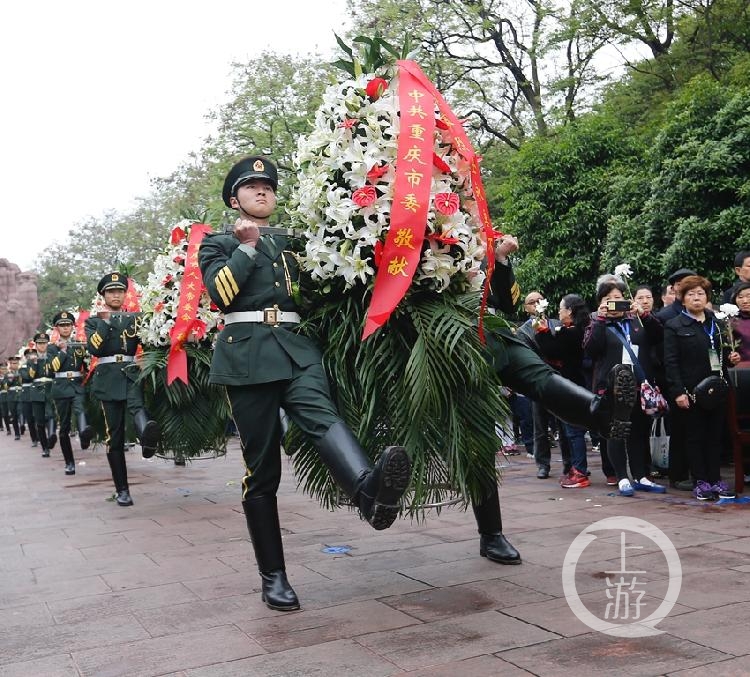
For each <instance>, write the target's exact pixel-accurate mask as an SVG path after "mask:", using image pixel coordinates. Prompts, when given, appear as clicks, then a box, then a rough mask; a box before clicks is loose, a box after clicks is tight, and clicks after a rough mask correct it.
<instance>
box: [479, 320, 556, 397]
mask: <svg viewBox="0 0 750 677" xmlns="http://www.w3.org/2000/svg"><path fill="white" fill-rule="evenodd" d="M486 336H487V350H488V351H489V352H490V361H491V363H492V366H493V367H494V369H495V371H496V372H497V373H498V374H499V375H500V379H501V380H502V382H503V385H504V386H507V387H508V388H510V389H511V390H514V391H515V392H518V393H521V394H522V395H526V397H530V398H531V399H532V400H534V401H539V400H541V399H542V397H543V393H544V387H545V386H546V385H547V381H548V380H549V378H550V376H552V375H553V374H555V373H557V372H555V370H554V369H552V367H550V366H549V365H548V364H547V363H546V362H545V361H544V360H542V358H541V357H539V355H537V354H536V353H535V352H534V351H533V350H532V349H531V348H529V347H528V346H527V345H526V344H525V343H523V342H522V341H520V340H519V339H517V338H516V337H515V336H513V335H512V334H511V333H509V332H508V333H506V332H498V333H491V332H487V334H486Z"/></svg>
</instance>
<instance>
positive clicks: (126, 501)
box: [107, 452, 133, 506]
mask: <svg viewBox="0 0 750 677" xmlns="http://www.w3.org/2000/svg"><path fill="white" fill-rule="evenodd" d="M107 461H108V462H109V469H110V470H111V471H112V480H113V481H114V483H115V494H116V495H115V501H116V502H117V505H121V506H128V505H133V499H132V498H131V497H130V490H129V489H128V467H127V465H125V454H124V453H123V452H120V453H119V454H118V453H113V452H107Z"/></svg>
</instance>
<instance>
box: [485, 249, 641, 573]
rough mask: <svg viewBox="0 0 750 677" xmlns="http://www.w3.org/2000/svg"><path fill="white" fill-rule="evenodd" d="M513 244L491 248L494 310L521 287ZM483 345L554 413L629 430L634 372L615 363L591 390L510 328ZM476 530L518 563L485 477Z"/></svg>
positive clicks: (499, 555)
mask: <svg viewBox="0 0 750 677" xmlns="http://www.w3.org/2000/svg"><path fill="white" fill-rule="evenodd" d="M517 250H518V241H517V240H516V238H515V237H513V236H510V235H506V236H504V237H503V238H501V239H500V240H499V241H498V242H497V243H496V246H495V251H494V252H493V253H492V254H490V256H492V255H494V257H495V266H494V272H493V276H492V279H491V281H490V296H489V299H488V304H489V305H490V307H492V308H494V309H495V310H496V311H497V310H499V311H501V312H504V313H508V314H509V313H512V312H513V311H514V310H515V307H516V304H517V303H518V301H519V298H520V290H519V288H518V284H517V283H516V281H515V275H514V273H513V269H512V266H511V263H510V260H509V258H508V257H509V256H510V254H512V253H513V252H515V251H517ZM487 349H488V353H489V358H490V360H491V363H492V366H493V367H494V369H495V370H496V371H497V373H498V374H499V375H500V378H501V380H502V382H503V385H506V386H508V387H509V388H510V389H511V390H514V391H516V392H519V393H522V394H523V395H526V397H529V398H531V399H533V400H534V401H535V402H539V403H541V404H542V405H543V406H544V408H545V409H547V410H548V411H550V412H552V413H553V414H554V415H555V416H557V417H559V418H561V419H563V420H564V421H567V422H568V423H572V424H574V425H581V426H583V427H586V428H588V429H590V430H594V431H597V432H599V433H600V434H601V435H602V437H607V438H624V437H626V436H627V434H628V432H629V430H630V422H629V421H630V412H631V411H632V407H633V404H634V403H635V398H636V383H635V380H634V377H633V372H632V371H631V370H630V369H629V368H628V367H626V366H624V365H616V366H615V367H614V368H613V369H612V371H611V372H610V374H609V379H608V388H607V390H606V392H604V393H602V394H596V395H595V394H593V393H591V392H589V391H588V390H586V389H585V388H582V387H581V386H579V385H577V384H576V383H574V382H573V381H569V380H568V379H566V378H563V377H562V376H560V374H558V373H557V372H556V371H554V370H553V369H552V367H550V366H549V365H548V364H547V363H546V362H544V361H543V360H542V359H541V358H540V357H539V355H537V354H536V353H535V352H534V351H533V350H531V349H530V348H529V347H528V346H527V345H526V344H525V343H523V342H522V341H521V340H519V339H517V338H516V337H514V336H512V335H511V334H509V333H505V332H498V333H492V332H488V336H487ZM472 508H473V510H474V517H475V518H476V522H477V527H478V531H479V535H480V540H479V554H480V555H481V556H482V557H487V559H489V560H491V561H493V562H497V563H499V564H520V562H521V556H520V554H519V553H518V551H517V550H516V549H515V548H514V547H513V546H512V545H511V544H510V542H509V541H508V540H507V539H506V538H505V536H504V535H503V525H502V516H501V511H500V499H499V495H498V489H497V483H496V482H495V481H494V478H493V481H492V482H490V483H489V484H488V486H487V489H486V494H485V496H484V498H483V500H482V501H477V502H474V503H473V504H472Z"/></svg>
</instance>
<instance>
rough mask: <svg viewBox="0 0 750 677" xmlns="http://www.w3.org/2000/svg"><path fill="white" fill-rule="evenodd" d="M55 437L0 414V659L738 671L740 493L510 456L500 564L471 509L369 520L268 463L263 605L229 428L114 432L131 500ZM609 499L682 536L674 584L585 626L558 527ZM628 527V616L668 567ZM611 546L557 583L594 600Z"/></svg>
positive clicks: (603, 513) (749, 593)
mask: <svg viewBox="0 0 750 677" xmlns="http://www.w3.org/2000/svg"><path fill="white" fill-rule="evenodd" d="M74 448H75V449H76V453H77V460H78V462H79V465H78V472H77V475H75V476H74V477H66V476H65V475H64V474H63V461H62V457H61V454H60V451H59V448H57V449H55V450H54V451H53V453H52V458H50V459H44V458H41V454H40V453H39V450H38V449H32V448H31V446H30V443H29V441H28V438H25V439H23V440H21V441H18V442H16V441H14V440H13V437H12V436H10V437H8V436H6V435H5V433H4V432H3V433H0V468H1V471H2V476H1V477H0V505H1V508H2V509H1V512H0V515H1V517H0V571H1V572H2V582H0V676H2V677H8V676H10V675H13V676H19V677H36V676H40V677H41V676H44V677H63V676H64V677H68V676H73V675H75V676H81V675H87V676H88V675H90V676H96V677H114V676H116V675H127V676H128V677H133V676H136V675H138V676H144V677H145V676H152V675H153V676H155V675H170V676H171V677H176V676H177V675H180V676H188V677H204V676H205V677H208V676H211V677H219V676H222V677H228V676H237V677H240V676H242V677H244V676H248V675H251V676H252V675H258V676H262V677H266V676H272V675H273V676H281V675H294V676H295V677H307V676H316V677H317V676H321V677H322V676H326V677H328V676H330V677H335V676H336V675H346V676H349V675H351V676H355V677H380V676H386V675H402V674H408V675H411V676H412V677H417V676H418V677H453V676H454V675H457V676H458V675H460V676H461V677H490V676H495V675H508V676H510V677H514V676H516V675H544V676H548V675H549V676H553V675H596V676H600V675H609V674H612V675H618V676H621V675H628V676H635V675H663V674H669V675H680V676H684V677H687V676H688V675H700V676H701V677H703V676H705V675H706V674H707V673H709V674H712V675H747V674H750V658H749V657H748V655H747V654H750V641H748V640H750V631H749V630H748V628H749V627H750V505H738V504H731V505H722V506H716V505H703V504H699V503H698V502H697V501H694V500H692V499H691V498H690V495H689V494H686V493H677V492H672V493H669V494H667V495H661V496H658V495H644V494H638V495H637V496H636V497H635V498H622V497H620V496H617V495H615V494H614V492H613V490H612V488H611V487H607V486H606V485H605V482H604V478H603V477H602V475H601V472H600V471H599V469H598V463H597V461H598V457H597V456H595V455H591V456H589V459H590V463H591V465H592V468H593V473H592V486H591V487H590V488H587V489H571V490H563V489H561V488H560V487H559V485H558V484H557V482H556V481H555V480H554V479H549V480H538V479H536V477H535V471H536V468H535V466H534V463H533V461H531V460H528V459H526V457H525V456H512V457H510V458H508V459H505V460H504V463H505V464H508V463H509V466H508V467H506V468H504V474H505V477H504V483H503V486H502V488H501V500H502V504H503V518H504V522H505V532H506V534H507V535H509V536H510V538H511V540H512V542H513V544H514V545H515V546H516V547H517V548H518V549H519V550H520V551H521V554H522V556H523V559H524V563H523V564H522V565H521V566H502V565H498V564H493V563H491V562H488V561H487V560H486V559H483V558H480V557H479V540H478V536H477V535H476V533H475V526H474V522H473V517H472V515H471V512H470V511H469V512H468V513H466V512H463V511H462V510H458V509H456V508H451V509H447V510H444V511H443V512H442V514H441V515H440V516H435V515H434V514H430V515H429V516H428V519H427V520H426V521H425V522H423V523H419V524H418V523H412V522H409V521H406V520H401V521H399V522H397V523H396V524H395V525H394V526H393V527H392V528H391V529H389V530H388V531H384V532H376V531H373V530H372V529H371V528H370V527H369V526H368V525H367V524H365V523H364V522H362V521H360V520H359V518H358V517H357V516H356V515H355V514H354V513H352V512H347V511H338V512H336V513H331V512H327V511H325V510H323V509H321V508H320V507H319V506H318V504H317V503H316V502H315V501H313V500H311V499H309V498H307V497H305V496H304V495H302V494H301V493H299V492H297V491H296V490H295V481H294V478H293V476H292V474H291V468H290V467H289V466H288V465H285V471H284V472H285V477H284V481H283V485H282V489H281V491H280V495H279V504H280V512H281V520H282V527H283V528H284V530H285V536H284V540H285V548H286V555H287V570H288V573H289V577H290V580H291V582H292V584H293V585H294V587H295V589H296V591H297V593H298V595H299V597H300V600H301V602H302V607H303V608H302V610H301V611H299V612H293V613H287V614H282V613H279V612H274V611H270V610H269V609H267V608H266V607H265V606H264V605H263V604H262V603H261V601H260V594H259V593H258V589H259V577H258V575H257V572H256V569H255V561H254V558H253V555H252V549H251V546H250V543H249V541H248V536H247V531H246V528H245V520H244V516H243V514H242V509H241V506H240V485H239V479H240V476H241V471H242V463H241V456H240V453H239V448H238V445H237V443H236V441H232V443H231V444H230V450H229V454H228V455H227V457H226V458H222V459H218V460H208V461H197V462H194V463H192V464H189V465H188V466H187V467H184V468H179V467H175V466H174V465H173V464H172V463H170V462H167V461H164V460H162V459H152V460H151V461H146V460H143V459H142V458H141V456H140V452H139V451H136V450H133V451H130V452H129V453H128V454H127V457H128V466H129V472H130V486H131V493H132V496H133V499H134V501H135V505H134V506H133V507H131V508H122V507H118V506H117V505H116V504H114V503H112V502H111V501H109V502H108V501H107V500H106V499H107V498H108V497H109V496H110V495H111V491H112V483H111V479H110V474H109V469H108V467H107V462H106V458H105V455H104V450H103V449H102V447H98V448H95V449H91V450H88V451H86V452H79V451H77V441H76V440H74ZM595 464H596V465H595ZM559 469H560V465H559V459H558V460H557V464H556V467H555V468H553V475H554V474H555V472H559ZM725 473H727V474H728V471H725ZM616 515H624V516H632V517H638V518H641V519H643V520H647V521H649V522H651V523H652V524H654V525H655V526H657V527H659V529H661V530H663V531H664V533H665V534H666V535H667V536H668V537H669V539H670V540H671V542H672V543H673V544H674V546H675V547H676V548H677V551H678V553H679V557H680V562H681V566H682V575H683V580H682V587H681V591H680V594H679V598H678V600H677V603H676V604H675V605H674V607H673V608H672V609H671V611H670V612H669V615H668V617H667V618H665V619H664V620H663V621H661V622H659V623H658V625H657V629H659V630H663V633H662V634H658V635H656V636H652V637H645V638H636V639H630V638H619V637H614V636H610V635H606V634H602V633H599V632H595V631H593V630H591V629H590V628H589V627H587V626H586V625H584V623H583V622H581V621H580V620H578V619H577V617H576V616H575V615H574V614H573V612H572V611H571V609H570V607H569V605H568V603H567V601H566V599H565V596H564V593H563V586H562V576H561V572H562V564H563V560H564V558H565V554H566V552H567V550H568V547H569V546H570V544H571V543H572V542H573V540H574V539H575V538H576V536H577V535H578V534H579V533H580V532H581V530H583V529H584V528H585V527H587V526H589V525H591V524H592V523H594V522H597V521H598V520H600V519H603V518H605V517H611V516H616ZM634 539H635V540H634V541H633V543H640V547H641V549H640V550H638V551H628V559H627V567H626V568H627V569H628V570H631V569H637V570H638V571H640V572H643V573H642V574H639V581H640V585H641V586H643V587H642V588H641V589H642V590H644V592H645V594H644V595H643V596H642V597H641V604H642V607H643V608H642V610H641V617H645V616H647V615H648V614H651V613H652V612H653V611H654V610H655V609H656V608H657V607H659V605H660V603H661V601H662V600H663V596H664V594H665V591H666V589H667V579H668V567H667V562H666V559H665V557H664V555H663V554H662V552H661V550H660V549H659V548H658V547H657V546H656V545H655V544H654V543H653V542H650V541H647V540H646V539H641V541H640V542H639V541H638V537H637V535H636V536H634ZM337 546H338V547H337ZM621 546H622V543H621V537H620V535H618V534H614V533H610V534H609V535H607V536H606V537H602V538H599V539H597V540H596V541H595V542H594V543H591V544H590V545H589V546H588V547H587V548H586V549H585V550H584V551H583V553H582V554H581V557H580V559H579V560H578V565H577V567H576V569H575V588H576V592H577V594H578V595H579V596H580V600H581V601H582V602H583V603H584V605H585V606H586V608H587V609H590V610H591V612H592V613H593V614H594V615H596V616H597V617H599V618H604V617H605V611H606V607H607V605H608V604H609V603H611V602H612V599H613V598H612V597H609V596H608V595H607V592H611V590H610V589H608V581H609V580H610V578H609V577H611V575H612V574H611V572H614V571H621V569H620V566H621V561H622V560H621V556H622V552H623V550H622V547H621ZM326 549H328V550H329V551H328V552H327V551H326ZM342 550H343V551H345V552H341V551H342ZM607 572H610V573H607ZM631 613H632V614H635V613H636V610H635V607H633V608H632V609H631ZM608 617H609V618H610V619H612V618H614V616H612V615H610V616H608ZM632 617H635V616H634V615H633V616H632ZM618 622H619V623H624V622H626V621H624V620H623V616H620V617H619V621H618Z"/></svg>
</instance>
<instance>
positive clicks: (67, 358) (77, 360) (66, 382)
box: [47, 345, 86, 400]
mask: <svg viewBox="0 0 750 677" xmlns="http://www.w3.org/2000/svg"><path fill="white" fill-rule="evenodd" d="M47 352H48V353H50V355H51V360H50V372H51V374H52V375H53V377H54V379H55V380H54V381H52V397H53V399H56V400H64V399H68V398H71V397H75V396H76V395H82V394H83V392H84V387H83V378H84V373H85V366H86V361H85V360H86V349H85V348H84V347H83V346H75V347H73V346H68V347H67V349H66V350H64V351H63V350H60V348H59V346H56V345H51V346H50V347H49V348H47ZM61 374H65V376H64V377H63V376H61Z"/></svg>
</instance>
